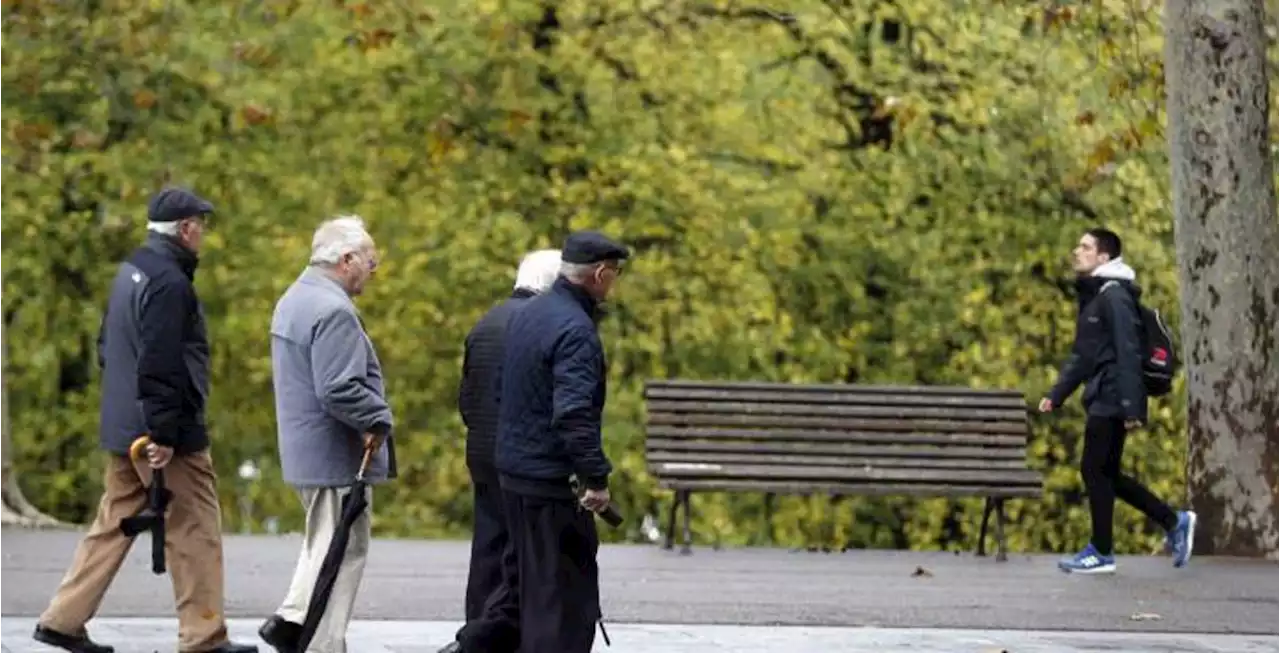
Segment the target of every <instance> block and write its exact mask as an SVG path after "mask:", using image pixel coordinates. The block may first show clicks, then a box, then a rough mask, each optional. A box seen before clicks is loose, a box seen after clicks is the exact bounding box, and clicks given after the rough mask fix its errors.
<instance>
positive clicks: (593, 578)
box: [503, 490, 600, 653]
mask: <svg viewBox="0 0 1280 653" xmlns="http://www.w3.org/2000/svg"><path fill="white" fill-rule="evenodd" d="M503 494H504V496H505V497H506V507H507V517H508V523H509V525H510V527H511V538H512V541H513V542H514V543H515V547H514V548H515V552H516V559H517V565H518V566H519V577H520V582H519V589H518V592H519V597H520V598H519V603H520V653H590V652H591V647H592V645H593V644H594V642H595V634H596V624H597V622H598V621H599V619H600V579H599V570H598V568H597V567H596V551H597V549H599V547H600V541H599V539H598V537H597V535H596V523H595V517H594V515H592V514H591V513H590V512H589V511H587V510H585V509H583V508H582V507H580V506H579V505H578V502H577V501H576V500H574V499H550V498H543V497H536V496H527V495H522V494H517V493H514V492H511V491H509V490H507V491H504V492H503Z"/></svg>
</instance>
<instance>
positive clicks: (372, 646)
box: [0, 617, 1280, 653]
mask: <svg viewBox="0 0 1280 653" xmlns="http://www.w3.org/2000/svg"><path fill="white" fill-rule="evenodd" d="M258 623H259V622H258V621H257V620H254V619H232V620H231V621H230V623H229V626H230V628H231V634H232V637H233V638H235V639H236V640H238V641H242V642H258V639H257V635H256V630H257V627H258ZM34 627H35V619H34V618H31V617H3V618H2V619H0V643H2V645H3V651H4V653H53V652H54V651H55V649H51V648H49V647H47V646H43V645H41V644H37V643H36V642H34V641H32V639H31V630H32V629H33V628H34ZM457 627H458V624H457V623H454V622H447V621H356V622H353V623H352V624H351V629H350V631H349V635H348V638H347V648H348V650H349V651H350V652H351V653H434V651H436V649H438V648H439V647H440V646H442V645H443V644H444V643H446V642H448V641H449V639H450V638H452V637H453V633H454V632H455V631H456V630H457ZM606 628H608V630H609V636H610V638H611V639H612V640H613V646H612V647H606V646H605V645H604V642H603V641H601V640H600V638H599V637H597V638H596V647H595V651H596V652H599V653H605V652H608V653H730V652H732V653H803V652H805V651H840V652H842V653H895V652H898V651H911V652H912V653H997V652H1000V651H1008V652H1009V653H1102V652H1104V651H1105V652H1107V653H1114V652H1116V651H1124V652H1125V653H1156V652H1157V651H1159V652H1160V653H1263V652H1265V653H1273V652H1274V651H1276V650H1277V647H1280V638H1277V637H1275V636H1266V635H1249V636H1246V635H1196V634H1162V633H1118V632H1105V633H1104V632H1061V631H1059V632H1052V631H1014V630H961V629H928V628H837V627H795V626H788V627H769V626H727V625H715V626H710V625H708V626H699V625H665V624H613V625H611V626H610V625H606ZM91 631H92V634H93V636H94V638H95V639H98V640H99V641H102V642H104V643H110V644H113V645H115V646H116V650H117V651H118V652H119V653H153V652H159V651H172V650H174V648H173V647H174V645H175V643H176V642H175V638H176V632H177V621H176V620H174V619H160V618H103V619H98V620H95V621H94V623H93V624H92V625H91ZM260 646H261V650H262V651H263V653H268V652H269V651H270V650H271V649H270V648H268V647H267V646H266V645H262V644H260Z"/></svg>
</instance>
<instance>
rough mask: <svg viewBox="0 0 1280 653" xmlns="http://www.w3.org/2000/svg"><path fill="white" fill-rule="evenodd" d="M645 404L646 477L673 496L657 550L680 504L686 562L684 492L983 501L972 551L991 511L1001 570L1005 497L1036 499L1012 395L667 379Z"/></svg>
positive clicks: (1020, 401)
mask: <svg viewBox="0 0 1280 653" xmlns="http://www.w3.org/2000/svg"><path fill="white" fill-rule="evenodd" d="M644 400H645V407H646V411H645V413H646V415H645V434H646V443H645V458H646V464H647V469H648V471H649V473H650V474H651V475H652V476H653V477H654V478H656V480H657V481H658V486H659V487H661V488H665V489H670V490H676V496H675V501H674V502H673V503H672V505H671V512H670V514H669V516H668V519H667V531H668V533H667V538H666V540H665V542H664V544H663V547H664V548H671V546H672V542H673V539H674V535H673V532H674V530H675V523H676V522H675V519H676V511H677V509H678V508H679V507H681V506H683V508H684V517H685V519H684V548H683V549H682V552H685V553H687V552H689V547H690V542H691V535H690V525H689V524H690V516H689V513H690V501H689V498H690V495H691V494H692V493H694V492H701V491H712V492H762V493H767V494H771V495H788V494H799V495H822V494H826V495H831V496H848V495H909V496H921V497H939V496H945V497H971V496H982V497H985V498H986V503H985V506H984V509H983V516H982V525H981V528H980V531H979V536H978V540H979V547H978V553H979V555H982V554H983V546H984V543H985V538H986V530H987V522H988V518H989V517H990V516H991V515H992V514H993V512H994V514H995V515H996V530H995V532H996V542H997V545H998V554H997V559H998V560H1004V559H1005V541H1006V540H1005V537H1004V530H1003V524H1004V512H1003V510H1004V509H1003V506H1004V501H1005V499H1008V498H1013V497H1037V496H1040V495H1041V494H1042V492H1043V487H1042V486H1043V475H1042V474H1041V473H1040V472H1037V471H1035V470H1032V469H1029V468H1028V467H1027V465H1026V454H1027V449H1026V448H1027V438H1028V435H1029V432H1030V428H1029V427H1030V424H1029V419H1028V407H1027V404H1026V401H1025V398H1024V396H1023V393H1021V392H1019V391H1016V390H974V389H972V388H960V387H938V386H931V387H916V386H901V385H899V386H891V385H885V386H867V385H849V384H788V383H778V382H723V381H693V380H685V379H675V380H664V381H654V380H650V381H648V382H646V383H645V390H644ZM770 505H771V503H770V502H768V501H766V503H765V506H766V515H769V514H770V511H769V509H768V507H769V506H770ZM767 518H768V517H766V519H767Z"/></svg>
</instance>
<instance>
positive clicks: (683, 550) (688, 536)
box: [680, 490, 693, 556]
mask: <svg viewBox="0 0 1280 653" xmlns="http://www.w3.org/2000/svg"><path fill="white" fill-rule="evenodd" d="M690 494H692V493H691V492H690V491H689V490H681V491H680V496H681V503H683V504H684V546H682V547H680V555H686V556H687V555H689V554H691V553H693V548H692V547H693V530H692V529H691V528H690V525H689V521H690V517H689V512H690V510H689V495H690Z"/></svg>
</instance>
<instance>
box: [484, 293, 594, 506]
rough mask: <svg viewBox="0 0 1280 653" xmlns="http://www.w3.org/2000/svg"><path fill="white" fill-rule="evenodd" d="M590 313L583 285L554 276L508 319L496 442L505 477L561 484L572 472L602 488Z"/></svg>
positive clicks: (590, 304)
mask: <svg viewBox="0 0 1280 653" xmlns="http://www.w3.org/2000/svg"><path fill="white" fill-rule="evenodd" d="M595 312H596V302H595V300H594V299H592V298H591V296H590V295H588V294H587V292H586V291H585V290H583V289H582V288H579V287H578V286H575V285H573V284H571V283H569V282H568V281H566V280H565V279H564V278H560V279H558V280H556V282H555V285H553V286H552V287H551V290H550V291H548V292H547V293H545V294H543V295H539V296H538V297H534V298H533V299H530V300H528V301H527V302H526V303H525V304H524V305H523V306H521V307H520V309H519V310H518V311H516V313H515V314H514V315H513V316H512V318H511V321H510V323H509V324H508V326H507V342H506V347H505V351H504V353H503V365H502V376H501V388H500V392H501V394H500V397H501V403H500V408H499V425H498V443H497V466H498V471H500V472H502V473H503V474H504V475H507V476H511V477H516V478H518V479H528V480H533V481H541V482H549V483H552V484H555V485H560V484H561V483H565V484H567V482H568V479H569V476H570V474H577V475H578V478H579V479H580V480H581V481H582V483H583V485H585V486H586V487H589V488H593V489H599V488H604V487H607V486H608V479H609V473H610V472H611V471H612V469H613V467H612V466H611V465H610V464H609V460H608V459H607V458H606V457H605V454H604V449H603V446H602V441H601V436H600V424H601V416H602V413H603V410H604V401H605V359H604V348H603V347H602V346H601V344H600V337H599V335H598V333H597V332H596V324H595V320H594V319H593V318H594V315H595ZM504 487H505V485H504Z"/></svg>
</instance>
